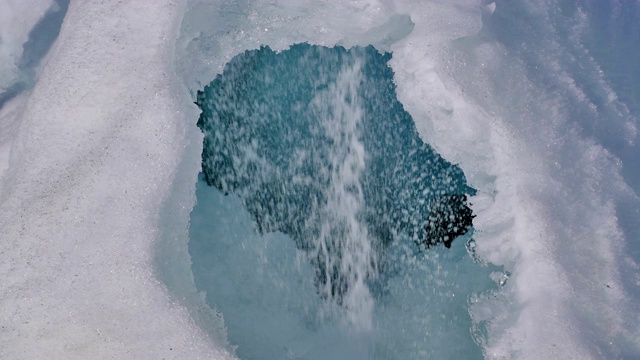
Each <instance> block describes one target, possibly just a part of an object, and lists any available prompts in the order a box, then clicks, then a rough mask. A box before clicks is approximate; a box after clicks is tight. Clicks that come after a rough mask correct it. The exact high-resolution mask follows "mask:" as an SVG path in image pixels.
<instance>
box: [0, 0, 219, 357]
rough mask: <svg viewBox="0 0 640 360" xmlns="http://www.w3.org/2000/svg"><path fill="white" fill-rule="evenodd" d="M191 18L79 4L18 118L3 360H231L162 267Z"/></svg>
mask: <svg viewBox="0 0 640 360" xmlns="http://www.w3.org/2000/svg"><path fill="white" fill-rule="evenodd" d="M180 15H181V7H180V6H178V5H176V4H173V3H171V2H144V3H142V2H130V3H124V4H120V3H112V2H106V3H99V2H73V3H72V4H71V6H70V8H69V10H68V13H67V15H66V19H65V22H64V24H63V28H62V30H61V34H60V37H59V39H58V41H57V43H56V44H55V45H54V47H53V49H52V53H51V54H50V56H49V58H48V63H47V64H46V66H44V68H43V71H42V75H41V78H40V80H39V82H38V83H37V85H36V86H35V87H34V89H33V91H32V93H31V94H30V96H29V98H28V99H27V100H26V102H25V106H24V108H23V109H17V110H15V109H14V110H15V111H12V112H11V113H12V114H14V115H15V116H14V117H13V118H12V119H14V120H13V122H14V123H17V124H18V125H16V126H11V127H10V129H13V130H11V131H13V134H12V135H13V142H12V144H11V148H10V150H11V158H10V160H9V162H8V163H9V167H8V170H7V174H8V175H7V177H6V179H5V180H6V181H5V183H4V185H3V188H2V189H1V190H2V195H1V198H0V239H2V241H1V242H0V254H2V259H3V260H2V265H1V266H0V278H1V279H2V285H1V286H0V323H1V324H2V327H1V328H0V358H3V359H38V358H50V359H101V358H117V359H127V358H145V359H170V358H175V359H224V358H230V356H229V355H228V353H227V352H226V351H225V350H222V349H220V348H218V347H216V346H215V345H214V344H213V343H212V342H211V341H210V339H209V338H208V337H207V335H206V334H205V333H204V332H202V331H201V330H199V328H198V327H196V326H195V325H194V323H193V320H191V319H190V317H189V315H188V313H187V311H186V310H185V309H184V308H183V307H182V306H180V305H179V304H176V303H175V302H174V300H172V298H171V297H170V296H169V295H168V293H166V291H164V290H163V287H162V285H161V284H160V283H159V282H158V280H157V279H156V276H155V274H154V272H153V270H152V269H153V268H152V263H151V260H152V254H153V250H154V249H153V243H154V239H155V238H156V237H157V236H158V230H157V224H156V222H157V220H158V211H159V209H160V204H161V202H162V200H163V199H165V198H166V196H167V194H168V192H169V189H170V184H171V181H172V178H173V175H174V171H175V169H176V167H177V164H178V162H179V160H180V158H181V154H182V146H183V145H182V144H183V140H184V132H185V129H184V127H183V125H182V124H184V123H185V122H186V120H185V119H184V118H183V117H182V112H181V105H179V104H178V96H177V95H176V93H175V92H174V91H173V90H172V86H173V84H175V83H176V79H174V78H173V76H172V73H173V69H172V63H173V47H172V44H173V41H172V39H174V38H175V33H176V30H177V28H176V26H175V25H176V22H177V21H179V19H180ZM16 114H17V115H16ZM0 120H1V121H2V122H4V120H5V119H4V117H3V118H2V119H0Z"/></svg>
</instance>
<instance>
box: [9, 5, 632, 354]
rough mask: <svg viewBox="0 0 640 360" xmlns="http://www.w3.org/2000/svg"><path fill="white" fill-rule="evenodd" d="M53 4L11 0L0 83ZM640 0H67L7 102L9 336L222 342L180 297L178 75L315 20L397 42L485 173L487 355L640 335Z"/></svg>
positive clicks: (415, 93)
mask: <svg viewBox="0 0 640 360" xmlns="http://www.w3.org/2000/svg"><path fill="white" fill-rule="evenodd" d="M483 3H488V2H483ZM50 6H51V2H36V4H35V5H34V6H29V7H27V6H25V5H24V3H22V2H6V1H5V2H2V3H1V4H0V19H2V20H1V21H0V31H1V32H0V36H2V43H1V44H0V59H1V60H0V64H1V65H0V67H1V69H0V88H1V89H7V88H8V87H9V86H10V85H11V84H12V83H15V82H16V81H18V80H19V79H20V71H19V70H16V69H17V66H16V61H17V59H20V57H21V56H22V54H21V49H22V45H23V44H24V43H25V41H27V39H28V34H29V32H30V30H31V29H32V28H33V26H34V25H35V24H36V23H37V22H38V21H39V19H41V18H42V16H43V14H45V12H46V11H47V9H49V7H50ZM638 8H639V6H638V4H637V3H634V2H619V3H616V2H591V3H589V4H588V5H582V4H572V3H570V2H562V4H561V5H559V4H558V3H557V2H554V1H537V2H527V1H524V0H522V1H517V0H513V1H498V2H496V3H490V4H487V5H482V6H481V5H479V4H478V2H476V1H471V0H469V1H465V0H459V1H428V2H427V1H416V2H411V1H397V2H387V1H384V2H383V1H379V2H378V1H354V2H348V3H347V2H334V1H331V2H320V1H286V2H279V1H274V2H255V3H253V2H215V3H207V2H197V1H194V2H192V3H191V5H190V6H189V7H186V8H183V6H182V5H177V4H172V3H169V2H144V3H139V2H131V3H125V4H117V3H110V2H107V3H104V4H102V3H97V2H96V3H94V2H77V3H71V5H70V7H69V10H68V12H67V15H66V17H65V20H64V23H63V25H62V30H61V33H60V37H59V38H58V40H57V41H56V43H55V44H54V45H53V47H52V49H51V51H50V53H49V54H48V55H47V57H46V61H45V62H46V64H43V65H42V70H41V75H40V77H39V80H38V82H37V83H36V85H35V86H34V87H33V89H32V90H31V91H29V92H25V93H21V94H19V95H17V96H16V97H14V98H12V100H10V101H7V102H6V104H5V105H4V106H3V108H2V110H1V113H0V240H1V241H0V255H1V256H2V258H3V261H2V264H1V265H0V278H1V279H2V285H1V286H0V302H1V304H0V305H1V306H0V323H2V327H0V357H2V358H10V359H21V358H24V359H31V358H38V357H44V356H46V357H48V358H132V357H137V358H154V359H155V358H172V357H174V358H179V359H183V358H224V357H227V356H228V355H227V352H226V351H225V350H221V348H220V345H219V344H223V343H224V334H222V335H220V336H219V338H218V337H217V336H216V335H215V332H217V331H220V329H221V325H220V324H217V325H214V326H212V329H206V330H207V331H206V332H205V331H202V330H199V328H198V327H196V326H195V324H196V323H197V324H200V325H201V327H202V328H206V326H203V325H202V324H203V323H205V322H206V319H205V320H203V319H202V318H198V317H197V316H192V318H194V319H195V320H192V319H191V318H190V317H189V314H191V315H193V314H194V313H197V312H198V311H200V310H203V311H204V312H206V309H204V308H199V307H198V306H200V305H198V304H201V300H202V298H201V296H200V297H198V295H197V294H194V293H193V292H194V290H195V289H194V287H193V284H192V280H191V278H190V276H189V274H188V271H186V270H185V269H186V268H188V260H189V259H188V254H187V253H186V237H187V233H186V226H187V224H186V221H187V214H188V212H189V211H190V209H191V208H192V207H193V201H194V197H193V194H194V191H195V179H196V176H197V173H198V171H199V169H198V159H197V154H198V153H199V151H198V150H199V149H198V145H197V144H198V142H199V141H200V140H201V138H200V137H199V135H198V133H197V129H195V119H196V116H197V114H196V113H195V111H194V107H193V106H192V105H191V104H190V100H191V99H189V98H188V96H186V95H185V94H184V93H185V90H184V88H183V84H186V88H187V89H188V91H193V92H195V90H196V89H198V88H200V87H201V85H202V84H205V83H208V82H209V81H211V79H213V77H214V76H215V75H216V74H217V73H220V72H221V71H222V67H223V66H224V64H225V63H226V62H228V61H229V60H230V59H231V58H232V57H233V56H235V55H236V54H238V53H240V52H242V51H244V50H246V49H256V48H258V47H259V46H260V45H269V46H271V47H272V48H273V49H274V50H282V49H285V48H287V47H288V46H289V45H290V44H293V43H298V42H304V41H308V42H310V43H313V44H321V45H327V46H332V45H335V44H342V45H345V46H351V45H356V44H359V45H367V44H369V43H375V44H376V45H377V46H379V47H380V48H381V49H384V50H390V51H393V53H394V58H393V60H392V61H391V66H392V67H393V69H394V72H395V74H396V77H395V80H396V83H397V84H398V97H399V99H400V101H401V102H402V103H403V104H404V106H405V108H406V109H407V110H408V111H409V113H410V114H411V115H412V117H413V119H414V120H415V121H416V125H417V127H418V130H419V132H420V134H421V136H422V137H423V139H424V140H425V141H427V142H428V143H430V144H431V145H433V146H434V147H435V148H436V150H437V151H438V152H439V153H440V154H441V155H443V156H444V157H445V158H446V159H447V160H449V161H452V162H455V163H459V165H460V167H461V168H462V169H463V170H464V172H465V174H466V175H467V179H468V181H469V183H470V184H471V185H472V186H474V187H475V188H476V189H478V195H477V196H476V197H475V198H474V199H472V202H473V204H474V211H475V212H476V213H477V215H478V216H477V218H476V219H475V223H474V225H475V227H476V230H477V231H476V232H475V235H474V237H475V238H476V244H477V248H476V251H477V255H478V256H480V257H481V258H482V259H483V260H484V261H490V262H492V263H494V264H499V265H504V266H505V267H506V268H507V269H508V270H509V271H510V272H511V277H510V278H509V280H508V281H507V283H506V285H505V286H503V287H502V290H501V291H500V292H496V293H493V294H490V295H486V294H480V295H478V296H476V297H472V298H470V308H469V311H470V314H471V316H472V317H473V319H474V321H475V324H476V328H477V329H480V331H479V333H480V335H479V336H478V338H477V340H478V341H479V342H480V344H481V345H482V346H483V348H484V349H485V351H486V357H487V358H514V359H515V358H517V359H540V358H638V357H640V349H639V344H638V342H637V339H638V338H640V329H639V327H638V324H640V319H639V317H640V311H638V309H640V290H639V288H640V277H639V275H638V274H639V273H640V269H639V266H638V262H639V260H640V248H639V245H638V244H639V241H638V239H639V238H640V230H639V229H638V224H639V223H640V221H639V220H638V219H640V210H639V209H640V205H639V204H640V199H639V198H638V193H639V185H638V184H640V175H639V174H640V171H638V164H639V163H640V162H638V153H639V151H638V139H637V137H638V134H637V129H638V126H639V124H638V111H639V110H638V109H639V106H638V103H639V101H638V94H639V93H640V90H639V89H638V85H637V84H639V83H640V81H638V80H637V76H638V73H637V66H636V64H637V63H638V59H639V58H640V49H639V48H638V43H639V42H638V39H639V36H640V35H639V28H638V23H639V22H638V19H639V18H640V10H639V9H638ZM7 9H8V10H7ZM27 10H30V11H27ZM7 14H9V15H7ZM15 14H20V16H17V15H15ZM183 15H184V18H182V17H183ZM18 18H19V19H22V20H20V21H19V20H18ZM181 19H182V23H180V21H181ZM178 29H180V35H179V38H178V42H177V47H176V48H175V49H174V47H173V46H174V44H175V39H176V37H177V36H178ZM174 54H175V55H176V57H175V60H176V61H175V63H174ZM174 65H175V66H177V71H178V75H179V78H177V77H175V76H174ZM187 124H191V125H188V126H187ZM177 171H179V172H180V174H176V172H177ZM174 179H175V181H174ZM166 199H170V200H169V201H167V202H164V203H163V200H166ZM171 214H174V215H175V216H170V215H171ZM166 219H170V220H171V221H164V220H166ZM158 223H160V225H158ZM154 239H159V240H160V241H159V242H157V244H158V246H154ZM174 240H175V241H174ZM174 250H175V251H174ZM159 255H160V256H159ZM157 256H159V259H160V262H159V264H160V265H161V266H160V271H159V272H158V273H155V272H154V270H153V269H154V265H155V262H154V260H157V258H156V257H157ZM171 269H176V270H175V271H172V270H171ZM157 275H159V277H160V278H161V279H162V280H163V282H164V284H163V283H160V282H159V280H158V276H157ZM165 285H166V287H167V288H169V289H170V290H171V292H167V291H166V290H165ZM172 294H173V295H172ZM176 294H177V295H178V296H175V295H176ZM190 294H191V295H190ZM183 298H184V299H186V300H185V301H182V300H183ZM177 299H179V300H177ZM198 299H200V300H198ZM199 301H200V302H199ZM184 304H187V305H188V306H187V308H185V307H184V306H183V305H184ZM211 314H212V315H211V319H217V318H216V315H215V312H212V313H211ZM203 318H206V316H204V317H203ZM216 321H219V319H218V320H216ZM207 334H209V335H207ZM212 338H216V339H218V340H215V341H212ZM216 344H218V345H216Z"/></svg>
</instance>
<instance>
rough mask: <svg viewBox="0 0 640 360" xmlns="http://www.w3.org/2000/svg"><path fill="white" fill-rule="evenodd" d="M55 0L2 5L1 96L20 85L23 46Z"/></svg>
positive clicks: (16, 0)
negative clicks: (12, 86)
mask: <svg viewBox="0 0 640 360" xmlns="http://www.w3.org/2000/svg"><path fill="white" fill-rule="evenodd" d="M52 4H53V0H46V1H44V0H43V1H21V0H6V1H3V2H2V3H0V96H1V95H2V94H3V93H4V92H5V91H7V89H8V88H9V87H11V85H13V84H15V83H16V82H17V81H19V78H20V69H19V62H20V59H21V57H22V54H23V45H24V44H25V43H26V42H27V40H28V38H29V32H30V31H31V29H33V27H34V26H35V25H36V23H37V22H38V20H40V19H41V18H42V16H43V15H44V14H45V12H47V10H49V9H50V8H51V5H52Z"/></svg>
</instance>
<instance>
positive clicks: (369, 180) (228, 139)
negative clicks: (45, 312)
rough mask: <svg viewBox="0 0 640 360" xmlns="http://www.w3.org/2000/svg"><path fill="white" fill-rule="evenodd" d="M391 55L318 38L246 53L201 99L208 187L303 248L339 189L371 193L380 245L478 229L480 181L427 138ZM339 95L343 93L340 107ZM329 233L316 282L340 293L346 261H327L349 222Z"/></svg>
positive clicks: (368, 216)
mask: <svg viewBox="0 0 640 360" xmlns="http://www.w3.org/2000/svg"><path fill="white" fill-rule="evenodd" d="M390 58H391V54H389V53H385V54H380V53H379V52H378V51H376V50H375V49H374V48H373V47H367V48H353V49H350V50H346V49H344V48H342V47H335V48H326V47H319V46H311V45H308V44H298V45H294V46H292V47H291V48H290V49H289V50H286V51H283V52H281V53H275V52H273V51H272V50H271V49H269V48H268V47H263V48H261V49H259V50H254V51H247V52H245V53H243V54H241V55H239V56H237V57H235V58H234V59H233V60H232V61H231V62H230V63H229V64H228V65H227V66H226V68H225V70H224V72H223V73H222V74H221V75H219V76H218V77H217V78H216V79H215V80H214V81H213V82H212V83H211V84H210V85H208V86H206V87H205V89H204V91H200V92H198V96H197V102H196V104H197V105H198V106H199V107H200V108H201V109H202V114H201V116H200V119H199V121H198V126H199V127H200V128H201V129H202V131H203V133H204V134H205V139H204V149H203V163H202V164H203V171H204V174H205V178H206V181H207V183H208V184H209V185H211V186H215V187H216V188H218V189H219V190H220V191H222V192H224V193H225V194H229V193H234V194H237V195H238V196H240V198H242V199H243V201H244V203H245V205H246V207H247V209H248V210H249V212H250V213H251V215H252V217H253V219H254V220H255V223H256V225H257V228H258V230H259V231H260V232H261V233H267V232H274V231H279V232H282V233H285V234H287V235H289V236H291V238H292V239H293V240H294V241H295V242H296V245H297V246H298V248H300V249H305V250H311V249H312V248H314V246H316V244H315V243H314V239H317V238H318V237H319V236H320V233H322V232H323V231H325V230H326V229H324V228H323V227H324V226H325V222H326V219H327V217H328V216H330V214H328V212H329V213H331V212H335V211H336V209H331V208H330V207H331V206H330V203H331V201H332V200H331V197H332V196H333V195H332V194H333V193H334V192H335V188H336V186H338V187H339V188H340V189H339V191H344V192H345V193H347V195H348V194H349V193H350V194H351V195H353V196H354V199H356V201H357V199H359V197H361V198H362V201H363V204H362V206H361V207H358V208H357V209H356V211H357V214H355V216H356V221H358V222H361V223H363V224H365V227H366V231H367V234H368V235H370V236H371V237H372V246H373V248H375V249H378V250H379V249H381V248H384V247H385V246H386V245H387V244H389V243H391V242H393V241H396V240H397V238H398V237H404V238H406V239H410V240H411V241H413V242H414V244H415V245H416V247H417V248H418V249H423V250H424V249H426V248H428V247H431V246H434V245H437V244H439V243H443V244H444V245H445V246H447V247H449V246H451V242H452V241H453V239H454V238H455V237H456V236H458V235H462V234H464V233H466V231H467V228H468V227H469V226H470V225H471V219H472V215H471V210H470V209H469V207H468V206H467V201H466V196H467V195H468V194H472V193H473V189H471V188H470V187H469V186H467V185H466V181H465V177H464V174H463V173H462V171H461V170H460V168H459V167H457V166H456V165H453V164H451V163H449V162H447V161H446V160H444V159H443V158H442V157H441V156H440V155H439V154H437V153H436V152H435V151H434V150H433V149H432V148H431V147H430V146H429V145H428V144H425V143H424V142H423V141H422V140H421V139H420V137H419V135H418V133H417V131H416V128H415V125H414V122H413V120H412V118H411V116H410V115H409V114H408V113H407V112H406V111H405V110H404V108H403V106H402V104H401V103H400V102H399V101H398V100H397V99H396V92H395V84H394V83H393V71H392V70H391V68H390V67H389V66H388V64H387V62H388V61H389V60H390ZM354 68H355V70H353V71H354V72H355V73H357V74H351V75H350V76H352V77H356V78H354V79H355V80H354V79H351V80H349V81H350V82H349V84H347V85H345V84H343V83H344V82H345V80H344V79H342V78H341V76H342V77H344V71H345V69H354ZM336 84H337V85H336ZM340 87H347V89H340ZM349 87H351V88H349ZM322 92H326V93H327V94H326V95H325V96H324V97H322V96H321V98H319V97H318V96H319V95H318V94H319V93H322ZM332 97H341V98H340V99H338V102H334V103H332V101H333V100H334V99H332ZM349 116H351V117H354V118H355V117H357V118H358V119H351V120H349V119H347V121H354V122H355V125H353V126H352V127H351V128H349V129H348V130H345V129H342V128H340V127H341V126H344V124H343V123H342V122H340V124H336V123H335V121H334V120H328V118H332V119H335V118H340V117H349ZM343 120H344V119H343ZM331 121H334V122H331ZM336 132H337V134H336ZM351 137H357V139H352V138H351ZM359 146H362V149H358V147H359ZM336 149H338V150H336ZM358 151H362V152H363V154H360V155H362V160H363V161H364V164H363V165H364V167H363V169H361V171H356V170H354V171H352V173H350V170H349V169H347V170H344V169H339V170H337V168H340V167H349V166H351V167H357V166H359V164H357V163H358V159H357V157H358V156H360V155H354V154H353V153H354V152H358ZM354 157H356V159H355V160H354ZM350 161H351V162H353V161H355V163H349V162H350ZM336 172H339V173H340V174H339V175H340V176H336ZM349 177H351V178H349ZM336 183H338V184H336ZM343 195H344V194H343ZM328 207H329V209H328V210H327V208H328ZM329 231H330V232H331V234H330V236H329V238H331V241H329V242H325V244H324V245H325V246H326V249H324V252H323V254H322V255H319V256H318V257H317V258H316V259H315V263H316V266H317V268H318V280H317V281H318V283H319V286H323V285H327V284H329V283H330V284H331V295H332V296H334V297H336V298H337V299H338V300H339V299H340V298H341V296H342V295H343V294H344V292H345V291H346V289H347V287H348V286H349V284H348V280H347V279H345V278H343V269H340V268H339V266H342V265H343V264H341V263H336V262H332V261H331V260H330V259H327V257H328V258H333V257H340V256H342V254H341V252H343V251H344V249H343V248H342V247H341V245H340V244H339V243H340V242H342V241H343V238H344V237H345V236H346V235H347V234H346V232H345V229H344V228H343V227H341V226H334V227H332V228H331V229H330V230H329ZM327 254H328V255H327ZM375 256H377V255H376V253H375V252H374V257H375ZM370 261H372V262H374V263H375V262H376V260H375V259H371V260H370ZM332 266H333V267H332Z"/></svg>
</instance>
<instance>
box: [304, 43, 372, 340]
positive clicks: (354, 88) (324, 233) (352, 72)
mask: <svg viewBox="0 0 640 360" xmlns="http://www.w3.org/2000/svg"><path fill="white" fill-rule="evenodd" d="M360 83H361V64H360V59H358V58H357V55H356V59H355V64H353V65H351V66H349V67H347V68H345V69H343V70H342V72H341V73H340V75H339V76H338V79H337V80H336V83H335V84H331V85H330V86H329V89H328V90H327V91H325V92H322V93H321V94H319V95H318V96H317V97H316V98H315V99H314V100H313V105H314V108H315V110H316V112H317V116H318V118H319V119H320V121H321V125H322V127H323V128H324V131H325V133H326V134H327V136H328V137H329V139H331V140H332V143H333V146H332V147H331V152H330V159H329V160H330V161H331V165H330V166H329V168H328V169H326V171H330V174H329V176H328V177H327V178H329V179H331V180H330V181H331V183H330V187H329V190H328V199H327V204H326V205H324V208H323V209H319V210H318V214H317V215H318V216H319V217H320V219H319V221H320V222H321V224H322V225H321V228H320V234H319V237H318V239H314V240H313V241H314V247H315V249H313V250H312V252H315V253H316V254H315V255H314V256H319V257H321V258H323V259H324V260H323V261H324V263H325V264H326V266H325V279H326V282H325V283H324V284H323V287H322V291H323V293H324V296H325V298H332V297H333V296H334V295H333V293H332V291H333V288H334V287H336V286H337V287H340V286H342V285H343V284H334V283H333V282H335V281H339V282H344V283H345V284H344V285H346V286H347V290H346V293H345V294H344V295H342V296H343V299H342V303H343V305H344V306H345V308H346V310H347V318H348V324H347V325H349V326H350V327H353V328H354V329H355V330H356V331H370V330H371V326H372V318H371V316H372V312H373V298H372V296H371V293H370V291H369V289H368V286H367V284H366V283H365V281H366V280H367V279H368V278H371V277H373V276H375V273H376V271H375V261H376V259H375V258H374V255H373V249H372V245H371V238H370V236H369V234H368V230H367V226H366V224H365V223H363V221H362V220H361V219H360V215H361V214H362V212H363V211H364V205H365V202H364V193H363V189H362V185H361V180H360V177H361V175H362V173H363V172H364V169H365V156H366V154H365V149H364V144H363V143H362V142H361V141H360V136H359V124H360V122H361V120H362V116H363V109H362V105H361V104H360V100H359V95H358V87H359V86H360ZM335 262H338V263H337V264H336V263H335ZM334 268H336V269H340V270H339V274H338V275H340V277H342V276H344V277H345V278H344V279H336V278H335V275H336V274H335V273H334V271H335V270H334Z"/></svg>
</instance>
